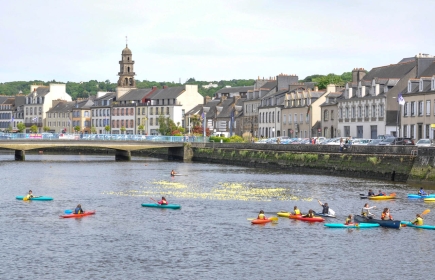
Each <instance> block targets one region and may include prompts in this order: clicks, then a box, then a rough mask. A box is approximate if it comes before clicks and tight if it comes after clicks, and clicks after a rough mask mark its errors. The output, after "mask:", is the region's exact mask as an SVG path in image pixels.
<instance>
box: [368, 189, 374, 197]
mask: <svg viewBox="0 0 435 280" xmlns="http://www.w3.org/2000/svg"><path fill="white" fill-rule="evenodd" d="M367 196H375V193H374V192H373V191H372V190H369V193H368V194H367Z"/></svg>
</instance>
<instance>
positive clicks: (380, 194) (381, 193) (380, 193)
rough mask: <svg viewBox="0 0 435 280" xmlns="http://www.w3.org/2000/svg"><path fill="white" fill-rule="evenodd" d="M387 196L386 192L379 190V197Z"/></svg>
mask: <svg viewBox="0 0 435 280" xmlns="http://www.w3.org/2000/svg"><path fill="white" fill-rule="evenodd" d="M384 195H386V194H385V193H384V192H382V191H381V190H379V193H378V196H384Z"/></svg>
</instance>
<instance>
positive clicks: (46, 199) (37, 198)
mask: <svg viewBox="0 0 435 280" xmlns="http://www.w3.org/2000/svg"><path fill="white" fill-rule="evenodd" d="M25 197H26V196H22V195H19V196H17V197H15V198H16V199H18V200H23V198H25ZM26 200H40V201H49V200H53V198H52V197H49V196H35V197H32V198H30V199H26Z"/></svg>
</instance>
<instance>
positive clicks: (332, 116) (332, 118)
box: [331, 110, 334, 121]
mask: <svg viewBox="0 0 435 280" xmlns="http://www.w3.org/2000/svg"><path fill="white" fill-rule="evenodd" d="M331 120H332V121H333V120H334V110H331Z"/></svg>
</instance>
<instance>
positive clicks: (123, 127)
mask: <svg viewBox="0 0 435 280" xmlns="http://www.w3.org/2000/svg"><path fill="white" fill-rule="evenodd" d="M125 130H126V129H125V126H121V132H122V134H124V133H125Z"/></svg>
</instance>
